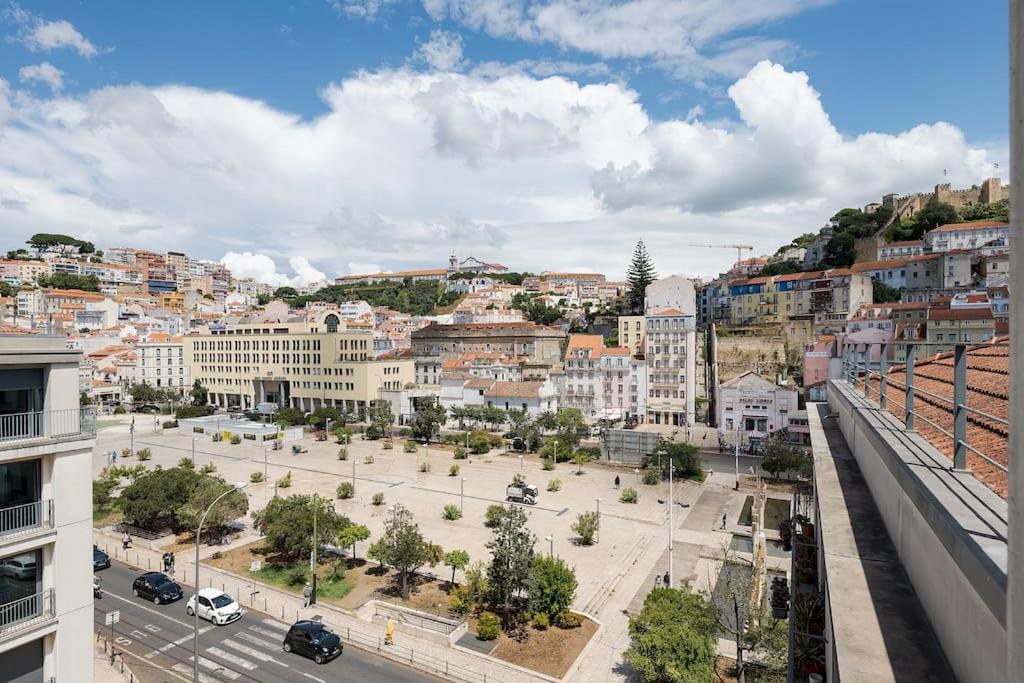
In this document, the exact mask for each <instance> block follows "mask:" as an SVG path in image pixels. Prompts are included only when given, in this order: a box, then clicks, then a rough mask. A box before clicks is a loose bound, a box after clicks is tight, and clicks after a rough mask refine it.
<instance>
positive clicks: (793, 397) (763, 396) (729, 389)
mask: <svg viewBox="0 0 1024 683" xmlns="http://www.w3.org/2000/svg"><path fill="white" fill-rule="evenodd" d="M717 399H718V400H717V405H718V424H719V425H720V427H721V428H722V429H723V430H725V431H727V432H729V431H734V430H740V431H742V432H744V433H746V434H748V435H754V436H764V435H768V434H771V433H773V432H777V431H779V430H783V429H786V427H787V426H789V416H790V414H791V413H794V412H796V411H797V409H798V408H799V405H798V404H797V400H798V399H797V392H796V390H795V389H787V388H785V387H780V386H778V385H776V384H775V383H774V382H771V381H769V380H767V379H765V378H764V377H762V376H761V375H759V374H757V373H756V372H754V371H753V370H751V371H748V372H745V373H743V374H742V375H740V376H739V377H734V378H733V379H731V380H729V381H728V382H725V383H724V384H722V385H720V386H719V387H718V397H717Z"/></svg>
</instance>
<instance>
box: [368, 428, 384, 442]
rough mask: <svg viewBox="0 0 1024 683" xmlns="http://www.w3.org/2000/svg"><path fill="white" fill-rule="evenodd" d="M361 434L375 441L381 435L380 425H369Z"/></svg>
mask: <svg viewBox="0 0 1024 683" xmlns="http://www.w3.org/2000/svg"><path fill="white" fill-rule="evenodd" d="M363 436H364V437H365V438H366V440H367V441H376V440H377V439H379V438H380V437H381V436H383V434H382V433H381V431H380V427H378V426H377V425H370V426H369V427H367V428H366V431H365V432H363Z"/></svg>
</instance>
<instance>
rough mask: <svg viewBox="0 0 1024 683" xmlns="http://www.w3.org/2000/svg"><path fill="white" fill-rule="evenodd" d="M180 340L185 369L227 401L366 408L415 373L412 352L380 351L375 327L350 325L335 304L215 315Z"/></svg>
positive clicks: (214, 398) (214, 397)
mask: <svg viewBox="0 0 1024 683" xmlns="http://www.w3.org/2000/svg"><path fill="white" fill-rule="evenodd" d="M182 343H183V348H184V358H185V361H184V362H185V365H186V366H187V368H188V370H187V372H188V373H189V374H190V376H191V378H192V379H193V380H195V379H198V380H199V382H200V384H202V385H203V386H204V387H206V388H207V389H208V390H209V391H210V402H211V403H213V404H215V405H217V406H220V407H223V408H242V409H249V408H254V407H255V406H256V405H257V404H259V403H276V404H277V405H279V406H290V407H293V408H298V409H300V410H305V411H312V410H316V409H317V408H319V407H321V406H331V407H335V408H338V409H339V410H344V411H345V412H349V413H354V414H360V415H361V414H363V413H364V411H365V410H366V408H367V407H368V406H369V405H370V403H371V402H372V401H376V400H377V399H378V396H379V394H380V392H381V391H383V390H389V389H401V388H403V387H404V386H405V385H407V384H409V383H411V382H412V381H413V378H414V375H413V362H412V359H411V358H409V357H404V356H375V355H374V352H373V330H371V329H369V328H368V327H365V326H359V327H347V326H346V325H345V322H344V321H342V320H341V318H340V317H339V316H338V315H337V314H336V313H333V312H328V313H324V314H321V315H319V316H316V317H310V318H309V319H307V318H306V317H303V316H297V317H294V318H289V319H287V320H286V321H285V322H264V321H260V320H250V319H248V318H242V319H241V320H239V321H238V322H233V323H211V324H210V325H208V326H207V328H206V329H205V330H204V331H203V332H200V333H199V334H194V335H186V336H185V337H183V338H182Z"/></svg>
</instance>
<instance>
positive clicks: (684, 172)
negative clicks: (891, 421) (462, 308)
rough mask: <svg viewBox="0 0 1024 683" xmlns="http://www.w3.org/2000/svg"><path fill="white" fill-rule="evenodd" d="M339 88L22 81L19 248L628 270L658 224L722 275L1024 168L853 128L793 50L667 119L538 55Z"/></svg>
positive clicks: (667, 268) (247, 266)
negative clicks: (45, 243)
mask: <svg viewBox="0 0 1024 683" xmlns="http://www.w3.org/2000/svg"><path fill="white" fill-rule="evenodd" d="M322 96H323V99H324V104H325V108H326V112H325V113H324V114H322V115H319V116H317V117H315V118H312V119H308V120H307V119H302V118H300V117H298V116H296V115H294V114H292V113H290V112H286V111H281V110H279V109H275V108H274V107H271V106H270V105H268V104H267V103H265V102H261V101H258V100H254V99H249V98H245V97H240V96H237V95H232V94H228V93H224V92H218V91H211V90H204V89H200V88H193V87H185V86H161V87H146V86H142V85H130V86H123V87H105V88H99V89H96V90H93V91H90V92H87V93H84V94H81V95H75V96H68V95H57V96H53V97H45V98H44V97H38V96H34V95H32V94H31V93H29V92H24V91H17V90H12V89H11V87H10V86H9V85H8V84H6V83H4V82H0V139H3V140H4V145H3V154H0V199H3V200H4V201H3V202H0V225H3V226H4V229H3V231H2V232H3V235H4V236H7V237H8V246H7V247H5V248H7V249H9V248H14V247H15V246H17V244H18V243H20V242H22V241H24V239H26V238H27V236H28V235H31V234H32V233H34V232H45V231H52V229H53V226H55V225H59V226H61V231H62V232H67V233H71V234H76V235H79V236H80V237H82V238H84V239H89V240H90V241H93V242H97V243H98V244H99V245H101V248H102V247H109V246H112V245H114V244H122V243H129V244H130V243H138V239H139V236H140V235H144V236H145V238H146V240H149V242H148V243H153V240H154V239H158V240H159V242H160V246H161V248H167V249H180V250H186V251H187V252H189V253H190V254H192V255H194V256H197V257H200V258H214V259H219V258H221V257H222V256H223V258H224V262H225V264H226V265H228V266H229V267H231V268H232V270H234V271H236V272H237V273H239V274H240V275H242V276H245V275H249V276H252V277H256V278H258V279H261V280H265V281H268V282H273V283H275V284H293V283H295V282H298V281H300V280H308V279H319V277H320V276H322V275H324V274H326V275H327V276H328V277H329V278H330V277H335V276H337V275H339V274H342V273H343V272H344V271H345V270H346V269H347V270H348V271H350V272H351V271H352V270H380V269H381V268H385V269H391V270H402V269H408V268H422V267H431V266H432V267H442V266H444V265H445V264H446V263H447V258H448V255H449V253H451V252H452V251H453V250H454V251H456V252H457V254H458V255H459V257H460V258H465V257H466V256H470V255H472V256H476V257H478V258H482V259H484V260H493V261H498V262H501V263H504V264H506V265H508V266H510V267H512V268H523V269H526V268H528V269H530V270H534V271H537V270H543V269H551V270H559V269H564V268H566V267H568V266H570V265H575V266H581V267H582V266H587V267H590V268H593V269H595V270H599V271H603V272H607V273H608V274H609V275H612V276H620V275H621V274H622V272H623V271H624V269H625V267H626V265H627V262H628V259H629V255H630V253H631V252H632V246H633V243H634V242H635V241H636V240H637V239H638V238H641V237H642V238H644V239H645V241H646V243H647V245H648V249H649V250H650V251H651V253H652V256H653V257H654V260H655V263H656V266H657V267H658V269H659V271H661V272H688V273H693V272H703V273H708V274H713V273H715V272H717V271H718V270H719V269H720V268H722V267H724V266H726V265H728V264H729V263H730V261H731V259H733V258H734V254H732V253H731V252H729V251H728V250H723V251H722V252H721V253H718V252H715V251H710V250H700V251H698V250H691V249H688V248H686V247H685V245H686V244H687V243H690V242H694V243H701V242H721V241H722V240H723V239H725V238H729V240H728V241H733V239H741V240H743V243H749V244H753V245H755V246H756V248H757V249H758V251H763V252H769V253H770V252H772V251H774V250H775V248H776V247H778V246H779V245H780V244H782V243H785V242H788V241H789V240H790V239H792V237H793V236H794V235H797V234H800V233H802V232H807V231H809V230H814V229H817V228H818V227H820V225H822V223H824V221H825V220H826V219H827V218H828V217H829V216H830V215H831V214H832V213H833V212H834V211H835V210H836V209H838V208H841V207H843V206H859V205H863V204H864V203H866V202H868V201H875V200H877V199H878V198H879V197H880V196H881V195H882V194H883V193H886V192H901V193H902V192H911V191H917V190H923V189H927V188H929V187H931V186H932V185H934V184H935V183H936V182H939V181H941V180H943V179H944V178H943V169H947V170H948V173H949V176H948V178H946V179H945V180H947V181H948V182H952V183H954V184H959V185H963V184H967V185H969V184H971V183H976V182H978V181H979V180H980V179H981V178H983V177H984V176H985V175H987V174H989V173H990V172H991V164H992V162H994V161H998V162H1000V165H1001V166H1002V167H1003V168H1006V167H1007V164H1006V149H1005V147H996V148H994V149H988V148H985V147H983V146H980V145H976V144H971V143H969V142H968V141H967V140H966V139H965V138H964V135H963V133H962V131H960V130H959V129H958V128H957V127H956V126H954V125H952V124H949V123H943V122H927V123H922V124H920V125H918V126H915V127H913V128H910V129H909V130H905V131H902V132H896V133H874V132H863V133H860V134H857V135H846V134H843V133H840V132H839V131H837V130H836V128H835V126H834V125H833V124H832V123H831V121H830V120H829V117H828V114H827V113H826V111H825V108H824V106H823V104H822V101H821V98H820V97H819V95H818V93H817V92H816V91H815V90H814V88H813V87H812V86H811V84H810V81H809V78H808V77H807V75H805V74H803V73H799V72H793V71H788V70H786V69H785V68H783V67H781V66H779V65H777V64H773V63H770V62H763V63H761V64H758V65H757V66H755V67H754V68H753V69H751V70H750V71H749V73H747V74H745V75H744V76H743V77H742V78H740V79H738V80H737V81H736V82H735V84H734V85H733V87H731V88H730V89H729V90H728V96H729V97H730V98H731V99H732V102H733V103H734V105H735V108H736V119H735V120H733V121H731V122H728V123H722V122H711V121H707V120H705V119H704V118H703V114H702V113H701V112H700V110H692V111H691V112H690V113H689V115H688V116H686V117H685V118H677V119H667V120H666V119H656V118H653V117H652V116H651V115H650V114H649V113H648V112H647V111H646V110H645V109H644V107H643V106H642V105H641V104H640V103H639V101H638V97H637V94H636V93H635V92H634V91H632V90H630V89H629V88H628V87H626V86H625V85H623V84H621V83H591V84H581V83H578V82H576V81H574V80H572V79H571V78H569V77H566V76H557V75H556V76H548V77H538V76H534V75H531V74H529V73H527V72H525V71H516V70H514V71H511V72H505V73H498V74H492V75H487V74H483V73H477V72H475V71H470V72H468V73H453V72H444V71H430V72H427V73H423V72H418V71H416V70H413V69H408V68H399V69H384V70H379V71H374V72H368V71H361V72H358V73H355V74H353V75H351V76H349V77H346V78H344V79H342V80H340V81H338V82H336V83H332V84H329V85H328V86H327V87H325V88H324V89H323V91H322ZM140 226H143V227H140ZM141 230H145V232H140V231H141ZM133 240H134V241H133ZM225 254H226V255H225ZM268 254H273V255H274V258H270V256H268ZM295 257H301V258H302V259H304V260H302V261H299V260H293V259H294V258H295ZM275 259H276V261H275ZM278 262H279V263H280V264H282V266H284V267H286V268H287V269H288V271H287V272H284V271H282V270H279V266H278ZM363 266H373V267H372V268H370V267H366V268H363Z"/></svg>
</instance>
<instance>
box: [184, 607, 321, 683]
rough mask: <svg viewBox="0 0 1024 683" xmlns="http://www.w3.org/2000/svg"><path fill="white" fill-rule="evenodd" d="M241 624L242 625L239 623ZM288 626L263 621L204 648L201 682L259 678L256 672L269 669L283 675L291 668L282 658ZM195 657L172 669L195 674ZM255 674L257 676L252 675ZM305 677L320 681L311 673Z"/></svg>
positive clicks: (219, 682) (268, 620)
mask: <svg viewBox="0 0 1024 683" xmlns="http://www.w3.org/2000/svg"><path fill="white" fill-rule="evenodd" d="M238 625H241V624H240V623H239V624H238ZM287 631H288V627H287V626H286V625H284V624H281V623H279V622H276V621H274V620H272V619H264V620H263V621H261V622H259V623H254V624H251V625H249V626H248V628H246V629H245V630H239V631H236V632H235V634H234V635H232V636H230V637H228V638H224V639H222V640H220V641H219V642H218V643H217V644H216V645H210V646H209V647H206V648H204V650H203V654H202V655H200V657H199V668H200V669H202V671H201V672H200V674H199V680H200V681H202V682H203V683H221V682H222V681H237V680H239V679H240V678H242V677H243V676H245V678H246V680H250V679H253V678H255V679H257V680H258V679H259V678H260V675H259V673H258V672H256V670H257V669H258V668H259V667H261V666H263V667H270V668H271V669H276V670H277V671H278V672H282V670H284V669H289V668H290V666H289V664H288V662H286V661H284V659H282V658H281V657H280V653H281V652H282V650H281V641H282V640H283V638H284V634H285V633H286V632H287ZM193 661H194V658H193V657H189V660H188V663H187V664H186V663H184V662H179V663H177V664H175V665H174V666H173V667H172V668H173V669H174V670H175V671H177V672H178V673H183V674H188V675H189V676H191V675H192V666H193V664H192V662H193ZM253 672H256V673H253ZM304 676H306V677H308V678H310V679H312V680H314V681H319V680H320V679H318V678H315V677H313V676H309V675H308V674H304Z"/></svg>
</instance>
